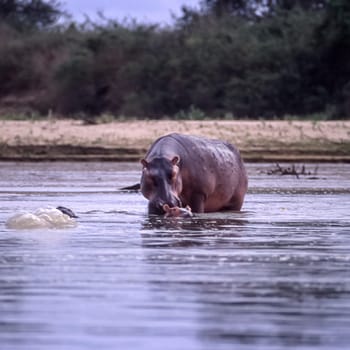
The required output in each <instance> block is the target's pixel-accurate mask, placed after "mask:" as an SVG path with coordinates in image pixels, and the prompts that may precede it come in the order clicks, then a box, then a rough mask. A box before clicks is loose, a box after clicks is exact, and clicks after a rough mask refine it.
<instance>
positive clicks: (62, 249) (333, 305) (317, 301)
mask: <svg viewBox="0 0 350 350" xmlns="http://www.w3.org/2000/svg"><path fill="white" fill-rule="evenodd" d="M271 168H273V165H272V164H247V169H248V174H249V180H250V184H249V186H250V187H249V193H248V195H247V196H246V200H245V204H244V207H243V211H242V212H240V213H227V212H226V213H214V214H203V215H196V216H195V217H193V218H188V219H161V218H158V219H151V220H150V219H149V218H148V217H147V215H146V206H147V202H146V200H145V199H144V198H143V197H142V195H141V194H140V193H137V192H125V191H124V192H123V191H118V188H120V187H122V186H126V185H130V184H133V183H135V182H138V180H139V176H140V166H139V165H138V164H135V163H69V162H66V163H11V162H8V163H0V198H1V201H0V349H1V350H14V349H16V350H17V349H23V350H31V349H33V350H41V349H45V350H47V349H50V350H56V349H69V350H70V349H72V350H75V349H77V350H78V349H79V350H80V349H94V350H95V349H152V350H157V349H159V350H164V349H174V350H178V349H186V350H196V349H201V350H212V349H215V350H220V349H236V350H237V349H238V350H239V349H269V350H271V349H337V350H338V349H349V346H350V345H349V344H350V217H349V213H350V165H349V164H320V165H319V167H318V171H317V174H316V175H310V176H301V177H300V178H299V179H298V178H296V177H295V176H280V175H267V172H268V169H271ZM306 168H307V169H309V170H311V171H313V169H314V165H312V164H307V165H306ZM58 205H63V206H66V207H69V208H71V209H72V210H73V211H75V212H76V214H77V215H78V216H79V218H78V219H76V221H77V226H76V227H71V228H65V229H31V230H29V229H22V230H14V229H8V228H7V227H6V225H5V222H6V221H7V219H8V218H9V217H11V216H12V215H13V214H14V213H16V212H18V211H21V210H27V211H35V210H36V209H37V208H45V207H47V206H58Z"/></svg>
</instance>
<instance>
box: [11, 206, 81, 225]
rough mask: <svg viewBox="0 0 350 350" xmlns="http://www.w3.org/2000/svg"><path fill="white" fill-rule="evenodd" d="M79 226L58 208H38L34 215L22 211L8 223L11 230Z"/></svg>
mask: <svg viewBox="0 0 350 350" xmlns="http://www.w3.org/2000/svg"><path fill="white" fill-rule="evenodd" d="M76 225H77V222H76V221H75V220H74V218H71V217H69V216H68V215H66V214H64V213H62V212H61V211H60V210H58V209H56V208H50V207H49V208H38V209H37V210H36V211H35V212H34V213H31V212H29V211H20V212H18V213H16V214H14V215H13V216H11V217H10V218H9V219H8V220H7V221H6V227H7V228H10V229H16V230H22V229H37V228H53V229H54V228H69V227H74V226H76Z"/></svg>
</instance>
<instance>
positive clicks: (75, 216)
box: [56, 206, 78, 218]
mask: <svg viewBox="0 0 350 350" xmlns="http://www.w3.org/2000/svg"><path fill="white" fill-rule="evenodd" d="M56 209H58V210H59V211H61V212H62V213H63V214H66V215H68V216H69V217H70V218H78V216H77V215H76V214H75V213H74V212H73V210H71V209H69V208H66V207H62V206H58V207H57V208H56Z"/></svg>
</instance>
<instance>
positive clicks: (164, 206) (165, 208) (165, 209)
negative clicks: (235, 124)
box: [163, 204, 170, 213]
mask: <svg viewBox="0 0 350 350" xmlns="http://www.w3.org/2000/svg"><path fill="white" fill-rule="evenodd" d="M163 210H164V211H165V212H166V213H168V212H169V211H170V207H169V205H168V204H164V205H163Z"/></svg>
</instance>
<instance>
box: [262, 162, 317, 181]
mask: <svg viewBox="0 0 350 350" xmlns="http://www.w3.org/2000/svg"><path fill="white" fill-rule="evenodd" d="M317 171H318V166H317V165H316V167H315V169H314V170H313V171H307V170H306V167H305V165H302V166H301V168H297V167H296V166H295V165H294V164H292V165H291V166H288V167H282V166H280V165H279V164H278V163H276V164H275V168H273V169H270V170H268V171H267V172H266V174H267V175H293V176H296V177H297V178H298V179H299V176H300V175H306V176H316V175H317Z"/></svg>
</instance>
